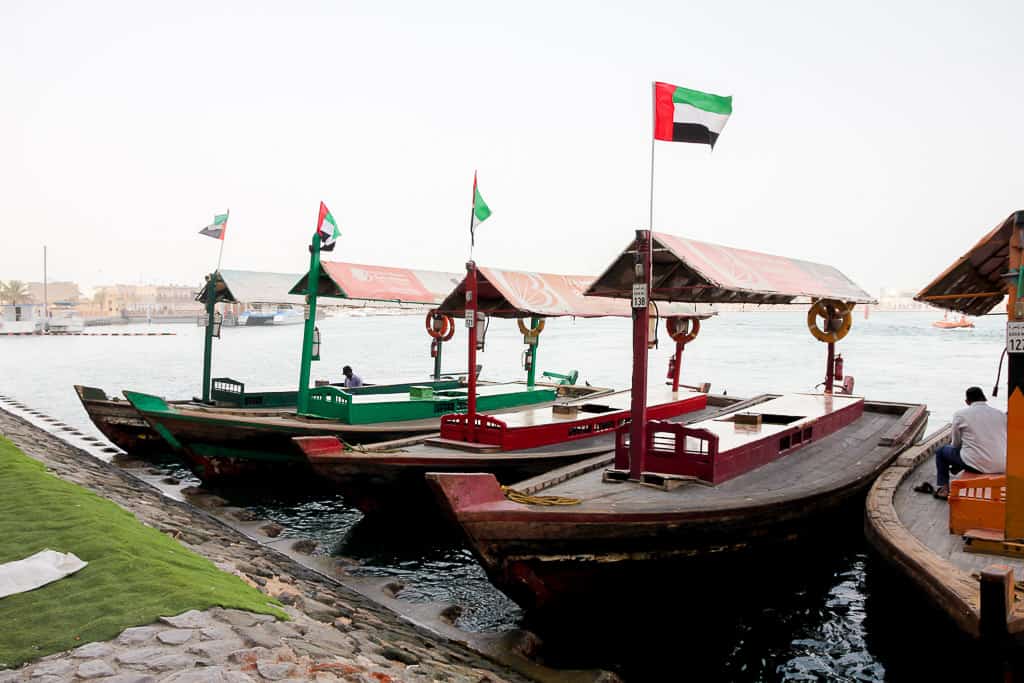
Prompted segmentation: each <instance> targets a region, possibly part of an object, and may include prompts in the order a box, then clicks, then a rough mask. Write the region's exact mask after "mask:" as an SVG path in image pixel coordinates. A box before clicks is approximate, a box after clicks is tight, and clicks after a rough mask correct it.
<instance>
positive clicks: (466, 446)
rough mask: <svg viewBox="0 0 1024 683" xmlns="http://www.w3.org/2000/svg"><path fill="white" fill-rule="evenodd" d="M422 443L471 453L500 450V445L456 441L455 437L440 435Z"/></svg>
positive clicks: (496, 451)
mask: <svg viewBox="0 0 1024 683" xmlns="http://www.w3.org/2000/svg"><path fill="white" fill-rule="evenodd" d="M423 443H425V444H427V445H428V446H439V447H441V448H454V449H456V450H460V451H469V452H471V453H498V452H499V451H501V446H496V445H494V444H489V443H473V442H471V441H458V440H456V439H442V438H440V437H438V438H435V439H427V440H425V441H424V442H423Z"/></svg>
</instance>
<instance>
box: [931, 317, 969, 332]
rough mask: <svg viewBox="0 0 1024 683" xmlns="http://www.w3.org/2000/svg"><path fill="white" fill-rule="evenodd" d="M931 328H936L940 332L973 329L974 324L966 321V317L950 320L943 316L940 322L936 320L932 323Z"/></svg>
mask: <svg viewBox="0 0 1024 683" xmlns="http://www.w3.org/2000/svg"><path fill="white" fill-rule="evenodd" d="M932 327H938V328H939V329H941V330H958V329H964V328H968V329H970V328H973V327H974V323H972V322H971V321H970V320H968V319H967V317H966V316H963V315H961V316H960V319H959V320H950V319H949V316H948V315H946V316H943V318H942V320H936V321H935V322H933V323H932Z"/></svg>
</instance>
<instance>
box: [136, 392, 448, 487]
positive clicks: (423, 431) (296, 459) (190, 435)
mask: <svg viewBox="0 0 1024 683" xmlns="http://www.w3.org/2000/svg"><path fill="white" fill-rule="evenodd" d="M141 412H142V415H143V416H144V417H145V419H146V421H147V422H148V423H149V424H150V425H152V427H153V428H154V430H155V431H156V432H158V433H159V434H160V436H162V437H163V439H164V440H165V441H167V442H168V443H169V444H170V445H171V446H172V447H173V448H174V449H175V450H176V451H178V453H179V455H180V456H181V457H183V458H184V459H185V461H186V462H187V463H188V465H189V467H190V469H191V470H192V471H193V472H194V473H195V474H196V476H198V477H199V478H200V479H202V480H203V481H204V482H208V483H214V482H223V481H225V480H233V479H246V478H266V477H277V476H304V475H306V474H308V473H309V465H308V462H307V461H306V459H305V457H303V455H302V453H301V452H300V451H299V450H298V449H297V448H296V447H295V445H294V444H293V443H292V439H293V438H295V437H304V436H328V435H330V436H337V437H338V438H340V439H343V440H345V441H346V442H347V443H357V444H366V443H377V442H380V441H391V440H395V439H403V438H408V437H414V436H418V435H424V436H426V435H428V434H431V433H434V432H436V431H437V425H434V424H431V425H422V426H420V427H416V428H410V427H406V428H402V427H397V426H395V427H392V426H387V425H385V426H382V427H381V428H379V429H364V430H359V431H346V430H344V429H339V428H338V426H337V425H333V424H331V423H322V424H316V422H315V421H312V422H311V423H307V424H297V423H295V422H285V421H283V420H281V421H267V422H265V423H254V422H252V421H244V420H239V419H201V418H198V417H193V416H182V415H178V414H174V413H159V414H157V413H154V412H152V411H147V410H142V411H141Z"/></svg>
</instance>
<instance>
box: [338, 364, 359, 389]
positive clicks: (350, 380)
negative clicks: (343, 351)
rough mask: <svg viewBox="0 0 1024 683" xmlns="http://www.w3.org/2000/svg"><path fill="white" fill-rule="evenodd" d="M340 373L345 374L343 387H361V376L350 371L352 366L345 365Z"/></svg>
mask: <svg viewBox="0 0 1024 683" xmlns="http://www.w3.org/2000/svg"><path fill="white" fill-rule="evenodd" d="M341 374H343V375H345V387H346V388H348V387H353V388H354V387H361V386H363V378H362V377H360V376H359V375H357V374H355V373H354V372H352V366H350V365H346V366H345V367H343V368H342V369H341Z"/></svg>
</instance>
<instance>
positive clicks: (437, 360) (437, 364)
mask: <svg viewBox="0 0 1024 683" xmlns="http://www.w3.org/2000/svg"><path fill="white" fill-rule="evenodd" d="M452 324H453V325H454V324H455V323H454V322H453V323H452ZM434 341H435V343H436V344H437V354H436V355H435V356H434V381H435V382H436V381H438V380H440V379H441V350H442V349H443V348H444V342H443V341H441V340H440V339H435V340H434Z"/></svg>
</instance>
